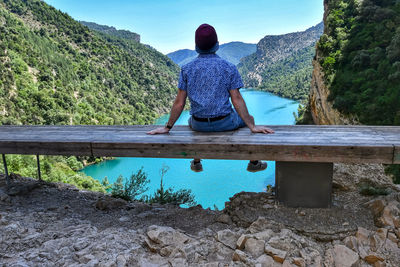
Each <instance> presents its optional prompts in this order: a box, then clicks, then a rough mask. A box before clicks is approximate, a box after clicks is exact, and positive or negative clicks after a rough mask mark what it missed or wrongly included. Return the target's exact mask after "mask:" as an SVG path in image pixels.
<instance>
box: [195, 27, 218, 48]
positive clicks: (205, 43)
mask: <svg viewBox="0 0 400 267" xmlns="http://www.w3.org/2000/svg"><path fill="white" fill-rule="evenodd" d="M195 41H196V46H197V47H198V48H200V49H201V50H209V49H211V48H213V46H214V45H215V44H216V43H217V42H218V37H217V32H216V31H215V29H214V27H213V26H211V25H208V24H201V25H200V26H199V27H198V28H197V30H196V34H195Z"/></svg>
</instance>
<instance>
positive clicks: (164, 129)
mask: <svg viewBox="0 0 400 267" xmlns="http://www.w3.org/2000/svg"><path fill="white" fill-rule="evenodd" d="M166 133H169V129H168V128H167V127H159V128H157V129H154V130H151V131H150V132H147V134H166Z"/></svg>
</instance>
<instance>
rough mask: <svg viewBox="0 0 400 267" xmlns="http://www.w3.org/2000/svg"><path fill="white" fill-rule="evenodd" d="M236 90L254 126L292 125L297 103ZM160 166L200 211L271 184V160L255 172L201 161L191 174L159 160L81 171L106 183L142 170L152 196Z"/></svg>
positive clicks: (122, 161) (169, 183)
mask: <svg viewBox="0 0 400 267" xmlns="http://www.w3.org/2000/svg"><path fill="white" fill-rule="evenodd" d="M240 91H241V93H242V95H243V98H244V99H245V101H246V103H247V106H248V109H249V113H250V114H251V115H253V116H254V118H255V121H256V124H265V125H288V124H294V122H295V119H294V115H293V113H297V108H298V106H299V103H298V102H296V101H293V100H289V99H285V98H281V97H278V96H276V95H273V94H270V93H267V92H261V91H255V90H249V89H242V90H240ZM188 118H189V112H187V111H185V112H183V113H182V115H181V116H180V118H179V120H178V121H177V124H180V125H187V120H188ZM167 120H168V115H164V116H162V117H161V118H159V119H158V120H157V122H156V124H160V125H163V124H165V122H166V121H167ZM172 131H173V129H172ZM163 165H166V166H168V167H169V170H168V172H167V174H166V175H165V177H164V184H165V186H166V187H173V188H174V189H176V190H178V189H181V188H184V189H191V190H192V193H193V194H194V195H195V198H196V202H197V203H198V204H201V205H202V206H203V207H204V208H212V209H214V208H215V207H217V208H218V209H223V208H224V204H225V201H228V200H229V198H230V197H232V196H233V195H234V194H236V193H238V192H241V191H247V192H261V191H263V190H265V188H266V186H267V185H268V184H271V185H273V184H274V182H275V162H273V161H272V162H268V169H267V170H266V171H262V172H258V173H250V172H247V171H246V167H247V161H243V160H203V169H204V171H203V172H200V173H195V172H192V171H191V170H190V160H189V159H160V158H117V159H114V160H109V161H104V162H102V163H99V164H96V165H91V166H88V167H86V168H84V169H83V170H82V171H83V172H84V173H85V174H87V175H89V176H92V177H93V178H95V179H97V180H100V181H101V180H102V179H103V178H104V177H105V176H107V178H108V180H109V182H110V183H113V182H115V180H116V179H117V177H118V176H119V175H121V174H122V175H123V176H124V177H129V176H130V175H131V174H132V173H135V172H136V171H137V170H139V169H140V168H141V167H143V170H144V171H145V172H146V173H147V175H148V178H149V179H150V184H149V185H148V186H149V190H148V191H147V192H145V194H153V192H155V191H156V190H157V188H159V186H160V174H159V171H160V169H161V168H162V167H163Z"/></svg>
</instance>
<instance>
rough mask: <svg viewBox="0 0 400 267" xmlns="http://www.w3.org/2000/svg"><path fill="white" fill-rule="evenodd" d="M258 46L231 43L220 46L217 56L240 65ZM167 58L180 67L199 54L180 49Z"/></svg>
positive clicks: (237, 42)
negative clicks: (242, 59)
mask: <svg viewBox="0 0 400 267" xmlns="http://www.w3.org/2000/svg"><path fill="white" fill-rule="evenodd" d="M255 48H256V45H255V44H250V43H244V42H239V41H235V42H229V43H225V44H222V45H220V46H219V49H218V51H217V55H219V56H220V57H221V58H223V59H225V60H227V61H229V62H231V63H232V64H235V65H237V64H239V62H240V59H241V58H243V57H245V56H247V55H249V54H251V53H253V52H255V51H256V49H255ZM167 56H168V57H169V58H170V59H171V60H173V61H174V62H175V63H176V64H178V65H179V66H180V67H182V66H183V65H185V64H186V63H189V62H190V61H192V60H193V59H195V58H196V57H197V52H196V51H195V50H191V49H180V50H177V51H174V52H171V53H168V54H167Z"/></svg>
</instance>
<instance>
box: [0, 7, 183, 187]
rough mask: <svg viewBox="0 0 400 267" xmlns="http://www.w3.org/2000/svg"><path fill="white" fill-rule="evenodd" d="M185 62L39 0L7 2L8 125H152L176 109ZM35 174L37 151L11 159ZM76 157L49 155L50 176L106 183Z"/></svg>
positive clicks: (4, 101) (2, 92) (0, 36)
mask: <svg viewBox="0 0 400 267" xmlns="http://www.w3.org/2000/svg"><path fill="white" fill-rule="evenodd" d="M178 72H179V67H178V66H177V65H175V64H174V63H173V62H172V61H171V60H170V59H169V58H168V57H166V56H164V55H162V54H161V53H159V52H157V51H156V50H154V49H151V48H148V47H147V46H145V45H142V44H140V43H138V42H137V41H133V40H127V39H126V38H119V37H116V36H113V35H108V34H103V33H98V32H93V31H91V30H89V29H88V28H87V27H86V26H83V25H82V24H80V23H79V22H77V21H75V20H73V19H72V18H71V17H70V16H68V15H67V14H65V13H62V12H60V11H58V10H56V9H55V8H53V7H51V6H49V5H47V4H46V3H45V2H43V1H39V0H29V1H24V0H0V124H62V125H65V124H105V125H111V124H150V123H153V122H154V120H155V118H157V117H158V116H159V115H160V114H161V113H164V112H166V111H167V110H168V109H169V108H170V104H171V101H172V99H173V98H174V95H175V93H176V85H177V75H178ZM7 159H8V161H9V164H10V171H12V172H17V173H20V174H22V175H25V176H29V177H35V176H36V169H35V161H34V159H33V157H31V156H10V155H9V156H7ZM84 162H85V161H84V160H82V159H81V160H80V161H78V160H77V159H76V158H75V157H69V158H65V157H44V158H42V171H43V176H44V178H45V179H47V180H52V181H64V182H69V183H72V184H75V185H77V186H78V187H80V188H90V189H95V190H102V187H101V185H100V184H99V183H98V182H97V181H94V180H93V179H90V178H88V177H86V176H84V175H83V174H81V173H77V172H76V171H77V170H79V169H80V168H82V166H83V164H82V163H84Z"/></svg>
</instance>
